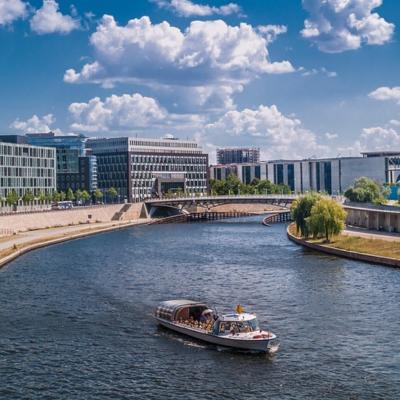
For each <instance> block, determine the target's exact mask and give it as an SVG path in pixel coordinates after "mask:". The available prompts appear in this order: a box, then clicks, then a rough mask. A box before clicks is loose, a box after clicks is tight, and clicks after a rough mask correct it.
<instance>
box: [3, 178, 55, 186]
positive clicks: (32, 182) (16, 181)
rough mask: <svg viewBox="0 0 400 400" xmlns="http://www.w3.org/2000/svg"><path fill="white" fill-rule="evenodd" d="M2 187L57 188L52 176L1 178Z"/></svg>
mask: <svg viewBox="0 0 400 400" xmlns="http://www.w3.org/2000/svg"><path fill="white" fill-rule="evenodd" d="M0 187H2V188H3V187H12V188H26V187H38V188H46V187H47V188H55V179H52V178H15V177H14V178H5V177H1V178H0Z"/></svg>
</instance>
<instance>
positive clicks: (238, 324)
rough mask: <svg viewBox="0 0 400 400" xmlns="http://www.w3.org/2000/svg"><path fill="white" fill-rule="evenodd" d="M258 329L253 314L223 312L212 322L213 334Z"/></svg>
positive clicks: (254, 330) (246, 331) (245, 331)
mask: <svg viewBox="0 0 400 400" xmlns="http://www.w3.org/2000/svg"><path fill="white" fill-rule="evenodd" d="M258 330H260V326H259V324H258V320H257V317H256V316H255V314H249V313H242V314H225V315H221V316H220V317H219V318H218V319H217V320H216V321H215V323H214V328H213V334H214V335H224V334H231V333H248V332H256V331H258Z"/></svg>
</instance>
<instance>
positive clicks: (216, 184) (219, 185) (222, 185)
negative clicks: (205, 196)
mask: <svg viewBox="0 0 400 400" xmlns="http://www.w3.org/2000/svg"><path fill="white" fill-rule="evenodd" d="M210 187H211V194H212V195H213V196H221V195H224V194H228V192H227V186H226V181H225V180H217V179H212V180H211V181H210Z"/></svg>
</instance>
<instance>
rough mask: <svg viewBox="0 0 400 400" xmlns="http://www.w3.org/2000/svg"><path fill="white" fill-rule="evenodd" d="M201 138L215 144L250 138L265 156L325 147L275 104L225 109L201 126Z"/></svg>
mask: <svg viewBox="0 0 400 400" xmlns="http://www.w3.org/2000/svg"><path fill="white" fill-rule="evenodd" d="M202 141H203V142H206V143H213V144H216V145H229V144H233V143H238V142H243V143H245V142H247V143H249V142H251V143H253V144H256V145H257V146H258V147H260V148H261V149H262V152H263V156H264V157H266V158H267V159H277V158H297V157H299V158H301V157H309V156H310V155H314V154H318V155H319V156H322V155H325V154H327V153H328V151H329V149H328V148H327V147H326V146H323V145H321V144H319V143H318V141H317V136H316V135H315V134H314V133H313V132H311V131H310V130H308V129H306V128H305V127H304V126H303V124H302V122H301V121H300V120H299V119H298V118H294V117H291V116H287V115H284V114H283V113H281V112H280V111H279V110H278V108H277V107H276V106H275V105H272V106H270V107H268V106H264V105H260V106H259V107H258V108H256V109H249V108H246V109H243V110H241V111H239V110H232V111H228V112H227V113H225V114H224V115H223V116H222V117H220V118H219V119H218V120H217V121H215V122H214V123H211V124H208V125H207V126H206V127H205V130H204V133H203V137H202Z"/></svg>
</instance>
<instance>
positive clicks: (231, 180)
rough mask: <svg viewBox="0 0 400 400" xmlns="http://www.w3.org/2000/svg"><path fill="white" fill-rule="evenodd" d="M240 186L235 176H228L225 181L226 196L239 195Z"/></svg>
mask: <svg viewBox="0 0 400 400" xmlns="http://www.w3.org/2000/svg"><path fill="white" fill-rule="evenodd" d="M241 185H242V183H241V182H240V179H239V178H238V177H237V176H236V175H234V174H230V175H229V176H228V179H227V180H226V190H227V192H228V193H227V194H229V193H230V194H239V190H240V187H241Z"/></svg>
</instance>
